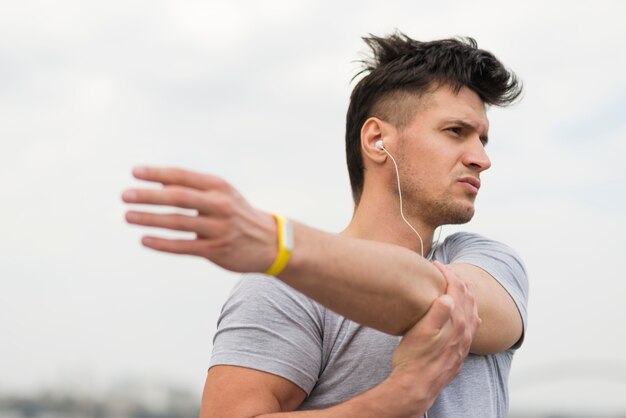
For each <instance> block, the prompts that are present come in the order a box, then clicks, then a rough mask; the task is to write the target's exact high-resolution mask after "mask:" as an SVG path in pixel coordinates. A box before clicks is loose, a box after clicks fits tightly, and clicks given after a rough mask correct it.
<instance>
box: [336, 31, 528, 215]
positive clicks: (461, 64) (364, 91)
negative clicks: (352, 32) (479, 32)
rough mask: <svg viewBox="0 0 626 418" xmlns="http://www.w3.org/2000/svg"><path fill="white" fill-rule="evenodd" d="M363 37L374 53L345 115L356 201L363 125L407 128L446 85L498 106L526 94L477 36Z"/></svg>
mask: <svg viewBox="0 0 626 418" xmlns="http://www.w3.org/2000/svg"><path fill="white" fill-rule="evenodd" d="M363 40H364V41H365V43H366V44H367V45H368V46H369V48H370V49H371V51H372V54H373V55H372V57H371V58H370V59H365V60H362V61H361V63H362V64H363V69H362V70H361V71H360V72H359V73H357V74H356V75H355V77H354V78H357V77H359V76H361V75H363V74H365V76H364V77H363V78H362V79H361V80H360V81H359V82H358V83H357V85H356V86H355V87H354V90H352V94H351V96H350V106H349V107H348V113H347V116H346V158H347V162H348V172H349V174H350V185H351V187H352V197H353V199H354V202H355V204H357V205H358V203H359V201H360V199H361V194H362V193H363V183H364V166H363V157H362V155H361V128H362V127H363V124H364V123H365V121H366V120H367V119H368V118H370V117H377V118H379V119H382V120H384V121H386V122H389V123H391V124H393V125H394V126H396V127H397V128H402V127H404V126H405V125H407V124H408V123H409V122H411V120H412V119H413V116H415V113H416V109H417V104H418V103H419V100H420V98H421V97H422V96H424V95H425V94H427V93H430V92H434V91H435V90H436V89H437V88H439V87H442V86H447V87H450V88H451V89H452V90H453V91H454V92H455V93H458V92H459V91H460V90H461V89H462V88H463V87H467V88H469V89H470V90H472V91H473V92H474V93H476V94H477V95H478V96H479V97H480V99H481V100H482V101H483V103H485V104H486V105H496V106H507V105H509V104H511V103H513V102H514V101H515V100H516V99H517V98H518V97H519V96H520V95H521V93H522V84H521V82H520V81H519V79H518V78H517V76H516V75H515V74H514V73H513V72H511V71H510V70H508V69H507V68H506V67H504V65H503V64H502V63H501V62H500V61H499V60H498V59H497V58H496V57H495V56H494V55H493V54H491V53H490V52H488V51H485V50H482V49H478V47H477V43H476V41H475V40H474V39H472V38H455V39H443V40H438V41H431V42H421V41H416V40H414V39H411V38H409V37H408V36H406V35H404V34H403V33H400V32H397V33H395V34H393V35H391V36H388V37H377V36H369V37H366V38H363ZM354 78H353V79H354Z"/></svg>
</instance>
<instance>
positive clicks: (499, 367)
mask: <svg viewBox="0 0 626 418" xmlns="http://www.w3.org/2000/svg"><path fill="white" fill-rule="evenodd" d="M431 256H432V259H434V260H439V261H440V262H442V263H444V264H449V263H467V264H472V265H475V266H477V267H480V268H481V269H483V270H485V271H487V272H488V273H490V274H491V275H492V276H493V277H494V278H495V279H496V280H497V281H498V282H499V283H500V284H501V285H502V286H503V287H504V288H505V289H506V290H507V291H508V292H509V294H510V295H511V297H512V298H513V300H514V301H515V303H516V304H517V307H518V309H519V311H520V314H521V317H522V320H523V324H524V331H525V330H526V322H527V321H526V318H527V314H526V305H527V300H528V280H527V277H526V272H525V269H524V266H523V264H522V262H521V260H520V258H519V257H518V256H517V255H516V254H515V253H514V252H513V250H511V249H510V248H509V247H507V246H506V245H504V244H501V243H498V242H495V241H491V240H488V239H486V238H484V237H481V236H480V235H476V234H469V233H457V234H453V235H451V236H449V237H448V238H446V240H445V241H444V242H443V243H442V244H440V245H438V246H436V247H435V249H434V251H433V252H432V254H431ZM217 328H218V329H217V333H216V334H215V338H214V341H213V354H212V356H211V363H210V365H211V366H215V365H233V366H241V367H249V368H252V369H256V370H261V371H264V372H267V373H272V374H275V375H278V376H282V377H284V378H286V379H288V380H290V381H292V382H293V383H295V384H296V385H298V386H299V387H300V388H302V389H303V390H304V391H305V392H306V393H307V394H308V397H307V398H306V399H305V400H304V402H303V403H302V404H301V405H300V408H299V409H320V408H326V407H330V406H332V405H335V404H338V403H341V402H343V401H346V400H348V399H351V398H353V397H355V396H357V395H358V394H360V393H362V392H364V391H366V390H368V389H370V388H372V387H374V386H376V385H377V384H379V383H380V382H382V381H383V380H384V379H385V378H386V377H387V376H388V375H389V373H390V372H391V357H392V354H393V352H394V350H395V349H396V347H397V345H398V343H399V341H400V337H397V336H392V335H388V334H385V333H382V332H380V331H377V330H374V329H371V328H368V327H364V326H361V325H359V324H357V323H355V322H353V321H350V320H349V319H346V318H344V317H343V316H340V315H337V314H336V313H334V312H332V311H331V310H329V309H326V308H325V307H323V306H321V305H320V304H318V303H317V302H315V301H313V300H311V299H309V298H308V297H306V296H304V295H303V294H301V293H299V292H298V291H296V290H293V289H292V288H290V287H289V286H287V285H285V284H284V283H282V282H280V281H278V280H276V279H274V278H271V277H268V276H264V275H260V274H255V275H246V276H244V277H243V279H242V280H241V281H240V282H239V283H237V285H236V286H235V288H234V289H233V292H232V294H231V296H230V297H229V299H228V300H227V301H226V303H225V304H224V307H223V309H222V313H221V315H220V318H219V321H218V327H217ZM520 344H521V340H520V341H519V342H518V343H517V344H516V345H515V347H514V348H512V349H510V350H507V351H505V352H502V353H498V354H495V355H488V356H478V355H470V356H468V357H467V359H466V360H465V363H464V365H463V368H462V370H461V372H460V374H459V375H458V376H457V377H456V379H455V380H453V381H452V382H451V383H450V385H448V386H447V387H446V388H445V389H444V390H443V391H442V392H441V394H440V395H439V397H438V398H437V400H436V401H435V403H434V404H433V406H432V408H431V409H430V410H429V411H428V416H429V417H430V418H455V417H464V418H474V417H475V418H489V417H498V418H499V417H505V416H506V415H507V411H508V390H507V381H508V376H509V370H510V368H511V360H512V358H513V353H514V351H515V349H516V348H518V347H519V345H520ZM418 378H419V377H416V379H418Z"/></svg>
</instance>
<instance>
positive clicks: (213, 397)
mask: <svg viewBox="0 0 626 418" xmlns="http://www.w3.org/2000/svg"><path fill="white" fill-rule="evenodd" d="M305 398H306V393H305V392H304V390H302V389H301V388H300V387H298V386H297V385H296V384H294V383H292V382H291V381H289V380H287V379H285V378H283V377H280V376H277V375H274V374H271V373H265V372H261V371H258V370H254V369H249V368H245V367H237V366H214V367H211V368H210V369H209V373H208V374H207V379H206V383H205V385H204V393H203V395H202V407H201V409H200V418H223V417H230V418H251V417H256V416H258V415H262V414H267V413H272V412H286V411H293V410H295V409H296V408H297V407H298V406H299V405H300V404H301V403H302V401H303V400H304V399H305Z"/></svg>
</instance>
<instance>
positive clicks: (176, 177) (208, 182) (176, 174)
mask: <svg viewBox="0 0 626 418" xmlns="http://www.w3.org/2000/svg"><path fill="white" fill-rule="evenodd" d="M133 176H134V177H135V178H137V179H140V180H146V181H155V182H158V183H161V184H163V185H178V186H185V187H191V188H193V189H197V190H204V191H207V190H214V189H220V190H222V189H223V188H224V187H226V186H228V183H226V182H225V181H224V180H223V179H221V178H219V177H216V176H212V175H209V174H202V173H197V172H195V171H189V170H183V169H181V168H174V167H151V166H139V167H135V168H133Z"/></svg>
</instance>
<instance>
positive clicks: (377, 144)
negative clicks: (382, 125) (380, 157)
mask: <svg viewBox="0 0 626 418" xmlns="http://www.w3.org/2000/svg"><path fill="white" fill-rule="evenodd" d="M375 146H376V148H377V149H379V150H384V149H385V147H384V146H383V140H382V139H379V140H378V141H376V144H375Z"/></svg>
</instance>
